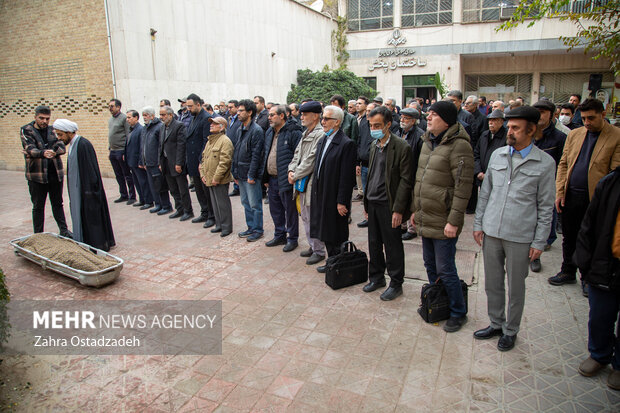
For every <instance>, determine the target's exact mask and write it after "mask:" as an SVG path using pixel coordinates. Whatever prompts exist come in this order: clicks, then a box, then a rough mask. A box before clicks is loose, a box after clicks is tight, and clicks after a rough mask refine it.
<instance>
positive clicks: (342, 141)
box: [310, 106, 356, 273]
mask: <svg viewBox="0 0 620 413" xmlns="http://www.w3.org/2000/svg"><path fill="white" fill-rule="evenodd" d="M343 119H344V112H343V111H342V109H341V108H339V107H337V106H326V107H325V109H324V110H323V118H322V119H321V124H322V125H323V131H325V136H324V137H322V138H320V139H319V142H318V143H317V148H316V162H315V164H314V173H313V178H312V195H311V205H312V208H311V209H310V236H311V237H312V238H317V239H319V240H321V241H323V242H324V243H325V248H326V249H327V255H328V256H329V257H331V256H332V255H337V254H339V253H340V246H341V244H342V243H343V242H344V241H347V240H348V239H349V222H348V220H349V215H350V213H351V191H353V185H354V184H355V160H356V146H355V142H353V141H352V140H351V139H349V138H348V137H347V136H346V135H345V134H344V133H343V132H342V131H341V130H340V125H341V124H342V120H343ZM326 270H327V268H326V267H325V265H323V266H321V267H318V268H317V271H318V272H321V273H324V272H325V271H326Z"/></svg>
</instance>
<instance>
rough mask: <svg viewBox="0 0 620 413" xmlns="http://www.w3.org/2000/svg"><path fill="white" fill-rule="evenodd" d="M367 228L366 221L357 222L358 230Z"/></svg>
mask: <svg viewBox="0 0 620 413" xmlns="http://www.w3.org/2000/svg"><path fill="white" fill-rule="evenodd" d="M367 226H368V220H367V219H365V220H363V221H362V222H358V223H357V227H358V228H366V227H367Z"/></svg>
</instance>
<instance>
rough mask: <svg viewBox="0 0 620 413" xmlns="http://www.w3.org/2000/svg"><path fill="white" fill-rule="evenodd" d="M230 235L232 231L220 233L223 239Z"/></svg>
mask: <svg viewBox="0 0 620 413" xmlns="http://www.w3.org/2000/svg"><path fill="white" fill-rule="evenodd" d="M230 234H232V231H222V233H221V234H220V237H222V238H224V237H227V236H229V235H230Z"/></svg>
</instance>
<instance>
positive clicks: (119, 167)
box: [110, 151, 136, 199]
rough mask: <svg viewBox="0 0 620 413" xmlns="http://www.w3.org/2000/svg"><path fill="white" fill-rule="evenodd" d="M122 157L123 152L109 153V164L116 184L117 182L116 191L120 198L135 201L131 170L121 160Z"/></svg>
mask: <svg viewBox="0 0 620 413" xmlns="http://www.w3.org/2000/svg"><path fill="white" fill-rule="evenodd" d="M123 156H125V151H110V163H111V164H112V169H114V175H115V176H116V182H118V190H119V192H120V193H121V197H122V198H129V199H136V191H135V189H134V186H133V178H132V177H131V169H130V168H129V165H127V162H126V161H125V160H124V159H123ZM128 190H129V192H128Z"/></svg>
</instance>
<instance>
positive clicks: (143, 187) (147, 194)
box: [131, 168, 153, 204]
mask: <svg viewBox="0 0 620 413" xmlns="http://www.w3.org/2000/svg"><path fill="white" fill-rule="evenodd" d="M131 176H132V178H133V184H134V187H135V188H136V191H137V192H138V195H139V196H140V202H142V203H143V204H152V203H153V194H151V187H150V186H149V181H148V178H147V176H146V169H142V168H131Z"/></svg>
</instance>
